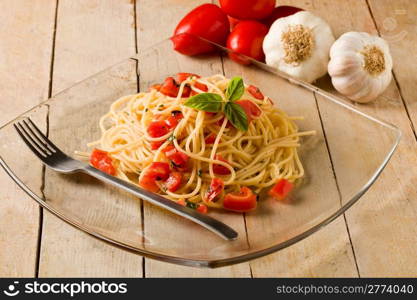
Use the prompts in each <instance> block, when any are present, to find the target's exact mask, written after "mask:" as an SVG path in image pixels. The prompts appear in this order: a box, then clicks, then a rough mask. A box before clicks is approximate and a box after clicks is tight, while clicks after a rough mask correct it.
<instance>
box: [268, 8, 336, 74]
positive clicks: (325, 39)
mask: <svg viewBox="0 0 417 300" xmlns="http://www.w3.org/2000/svg"><path fill="white" fill-rule="evenodd" d="M334 41H335V39H334V36H333V34H332V31H331V29H330V26H329V25H328V24H327V23H326V22H325V21H324V20H323V19H321V18H319V17H317V16H315V15H313V14H312V13H310V12H307V11H301V12H298V13H296V14H293V15H291V16H288V17H285V18H280V19H278V20H276V21H275V22H274V23H273V24H272V26H271V28H270V29H269V32H268V34H267V35H266V36H265V39H264V42H263V50H264V53H265V61H266V63H267V64H268V65H270V66H273V67H276V68H278V69H279V70H280V71H283V72H285V73H287V74H289V75H291V76H293V77H295V78H298V79H301V80H304V81H307V82H313V81H314V80H316V79H317V78H319V77H321V76H323V75H325V74H326V73H327V65H328V63H329V50H330V47H331V45H332V44H333V43H334Z"/></svg>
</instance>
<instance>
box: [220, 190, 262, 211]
mask: <svg viewBox="0 0 417 300" xmlns="http://www.w3.org/2000/svg"><path fill="white" fill-rule="evenodd" d="M256 198H257V197H256V195H255V194H254V193H253V192H252V191H251V190H250V189H249V188H248V187H246V186H243V187H241V189H240V191H239V192H234V193H228V194H226V196H225V197H224V199H223V207H224V208H225V209H228V210H232V211H237V212H247V211H251V210H254V209H255V208H256V205H257V202H256Z"/></svg>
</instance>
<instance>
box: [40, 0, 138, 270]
mask: <svg viewBox="0 0 417 300" xmlns="http://www.w3.org/2000/svg"><path fill="white" fill-rule="evenodd" d="M133 7H134V6H133V4H132V3H131V1H118V0H115V1H98V0H89V1H65V0H64V1H59V7H58V22H57V37H56V43H55V60H54V69H53V75H54V76H53V92H54V93H55V92H58V91H60V90H62V89H64V88H66V87H68V86H71V85H72V84H74V83H75V82H78V81H80V80H82V79H84V78H85V77H87V76H89V75H92V74H94V73H96V72H98V71H100V70H101V69H103V67H105V66H109V65H112V64H114V63H115V62H118V61H120V60H121V59H123V58H125V57H127V56H128V55H131V54H134V53H135V43H134V40H135V35H134V26H133V25H132V24H134V18H133V15H134V10H133ZM52 114H53V111H51V116H50V119H51V122H52V121H53V115H52ZM61 142H63V141H62V137H61ZM47 175H48V173H47ZM48 180H49V178H46V190H45V192H46V196H47V197H48V194H51V195H54V190H51V189H52V188H53V187H51V186H48ZM51 181H52V180H51ZM80 189H81V193H82V192H83V191H82V188H81V187H80ZM56 192H57V191H55V193H56ZM136 205H139V202H137V203H136ZM109 214H110V215H111V212H109ZM139 219H140V218H139ZM138 226H140V224H138ZM41 243H42V244H41V245H42V247H41V259H40V265H39V276H41V277H54V276H60V277H65V276H68V277H79V276H87V277H89V276H99V277H102V276H111V277H119V276H121V277H125V276H128V277H138V276H139V277H140V276H142V258H141V257H140V256H137V255H134V254H131V253H128V252H126V251H122V250H119V249H117V248H114V247H113V246H110V245H108V244H105V243H103V242H101V241H99V240H97V239H94V238H92V237H90V236H88V235H87V234H85V233H83V232H81V231H79V230H77V229H75V228H73V227H71V226H70V225H68V224H66V223H65V222H63V221H62V220H60V219H58V218H57V217H55V216H53V215H52V214H50V213H47V212H45V215H44V222H43V234H42V241H41Z"/></svg>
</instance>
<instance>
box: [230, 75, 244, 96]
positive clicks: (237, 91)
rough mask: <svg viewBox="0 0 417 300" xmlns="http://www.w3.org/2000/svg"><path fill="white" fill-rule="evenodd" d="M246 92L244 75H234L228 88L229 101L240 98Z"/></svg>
mask: <svg viewBox="0 0 417 300" xmlns="http://www.w3.org/2000/svg"><path fill="white" fill-rule="evenodd" d="M244 92H245V86H244V84H243V80H242V77H233V78H232V79H231V80H230V82H229V85H228V86H227V90H226V98H227V99H228V100H229V101H235V100H239V99H240V97H242V95H243V93H244Z"/></svg>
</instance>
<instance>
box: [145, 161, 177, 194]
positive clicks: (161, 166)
mask: <svg viewBox="0 0 417 300" xmlns="http://www.w3.org/2000/svg"><path fill="white" fill-rule="evenodd" d="M169 173H170V170H169V164H167V163H164V162H153V163H151V164H150V165H149V166H148V167H147V168H146V169H145V170H143V172H142V174H141V175H140V177H139V185H140V186H141V187H143V188H144V189H146V190H148V191H151V192H157V191H159V187H158V185H157V184H156V181H159V180H167V179H168V177H169Z"/></svg>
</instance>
